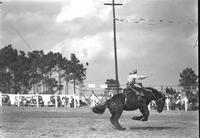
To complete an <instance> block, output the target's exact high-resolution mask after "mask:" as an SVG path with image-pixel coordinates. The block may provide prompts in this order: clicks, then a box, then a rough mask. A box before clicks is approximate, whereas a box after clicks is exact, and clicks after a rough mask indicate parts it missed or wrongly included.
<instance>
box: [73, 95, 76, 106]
mask: <svg viewBox="0 0 200 138" xmlns="http://www.w3.org/2000/svg"><path fill="white" fill-rule="evenodd" d="M73 99H74V108H76V96H75V95H73Z"/></svg>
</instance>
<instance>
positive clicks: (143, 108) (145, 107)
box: [139, 104, 149, 121]
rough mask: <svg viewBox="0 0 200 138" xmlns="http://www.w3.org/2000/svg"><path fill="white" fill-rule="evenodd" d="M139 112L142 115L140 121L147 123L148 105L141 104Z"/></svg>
mask: <svg viewBox="0 0 200 138" xmlns="http://www.w3.org/2000/svg"><path fill="white" fill-rule="evenodd" d="M139 110H140V112H141V113H142V115H143V116H142V117H141V118H140V120H141V121H147V120H148V118H149V109H148V105H146V104H143V105H142V106H141V107H140V108H139Z"/></svg>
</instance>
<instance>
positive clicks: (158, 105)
mask: <svg viewBox="0 0 200 138" xmlns="http://www.w3.org/2000/svg"><path fill="white" fill-rule="evenodd" d="M165 100H166V97H165V94H162V93H161V92H160V96H159V97H158V99H155V102H156V108H157V111H158V112H159V113H161V112H162V111H163V107H164V105H165Z"/></svg>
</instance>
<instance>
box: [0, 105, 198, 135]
mask: <svg viewBox="0 0 200 138" xmlns="http://www.w3.org/2000/svg"><path fill="white" fill-rule="evenodd" d="M139 114H140V113H139V111H138V110H136V111H124V112H123V114H122V116H121V118H120V123H121V125H122V126H123V127H126V130H124V131H118V130H115V129H113V127H112V125H111V123H110V121H109V118H110V113H109V111H108V109H107V110H106V112H105V113H104V114H103V115H97V114H94V113H92V111H91V109H90V108H89V107H82V108H76V109H69V108H50V107H43V108H42V107H41V108H36V107H19V108H18V107H8V106H4V107H0V136H1V137H9V138H10V137H11V138H35V137H37V138H38V137H41V138H49V137H65V138H68V137H69V138H76V137H78V138H79V137H81V138H82V137H83V138H140V137H142V138H146V137H148V138H156V137H158V138H168V137H173V138H183V137H185V138H186V137H187V138H198V137H199V117H198V112H197V111H187V112H185V111H166V110H164V111H163V112H162V113H157V112H156V111H155V110H151V111H150V117H149V120H148V121H147V122H142V121H135V120H131V118H132V117H133V116H134V115H139Z"/></svg>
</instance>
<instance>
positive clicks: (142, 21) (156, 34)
mask: <svg viewBox="0 0 200 138" xmlns="http://www.w3.org/2000/svg"><path fill="white" fill-rule="evenodd" d="M109 2H111V0H3V3H2V4H1V5H0V6H1V11H0V14H1V15H0V48H3V47H4V46H6V45H8V44H12V45H13V47H14V48H16V49H18V50H23V51H25V52H27V51H32V50H43V51H45V52H46V53H47V52H49V51H53V52H60V53H62V54H63V56H65V57H67V58H68V59H69V55H70V53H75V54H76V55H77V57H78V58H79V59H80V61H81V62H82V63H83V64H84V65H85V63H86V62H88V63H89V66H88V67H87V79H86V82H85V83H95V84H96V86H97V87H99V85H100V84H104V82H105V80H106V79H108V78H115V68H114V67H115V66H114V48H113V26H112V7H111V6H106V5H104V3H109ZM116 2H117V3H123V6H117V7H116V18H117V19H116V26H117V53H118V70H119V81H120V83H121V84H125V83H126V81H127V75H128V73H129V72H130V71H131V70H133V69H137V70H138V74H139V75H147V76H148V78H147V79H146V80H144V81H143V84H144V85H156V86H159V85H170V86H175V85H177V84H178V83H179V74H180V72H182V71H183V69H185V68H186V67H191V68H192V69H193V70H194V71H195V73H196V74H198V72H197V70H198V64H197V62H198V59H197V57H198V46H195V43H196V40H197V37H198V34H197V29H198V15H197V14H198V7H197V0H142V1H141V0H116Z"/></svg>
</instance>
